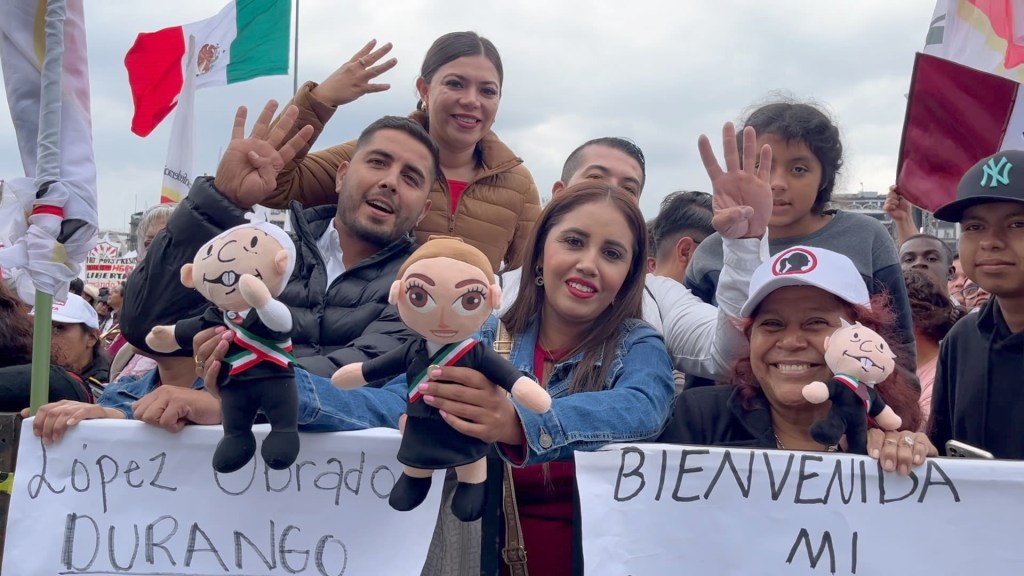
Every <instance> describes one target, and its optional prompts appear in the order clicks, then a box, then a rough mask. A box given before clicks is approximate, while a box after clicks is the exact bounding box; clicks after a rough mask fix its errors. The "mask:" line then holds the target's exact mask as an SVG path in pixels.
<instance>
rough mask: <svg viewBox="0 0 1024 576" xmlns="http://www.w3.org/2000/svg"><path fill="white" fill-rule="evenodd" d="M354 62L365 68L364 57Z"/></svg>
mask: <svg viewBox="0 0 1024 576" xmlns="http://www.w3.org/2000/svg"><path fill="white" fill-rule="evenodd" d="M356 62H359V65H360V66H362V67H363V68H366V58H365V57H364V58H360V59H359V60H356Z"/></svg>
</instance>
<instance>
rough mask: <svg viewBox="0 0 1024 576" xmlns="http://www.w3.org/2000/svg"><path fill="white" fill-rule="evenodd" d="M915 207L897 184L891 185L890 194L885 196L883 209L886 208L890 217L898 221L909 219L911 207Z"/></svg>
mask: <svg viewBox="0 0 1024 576" xmlns="http://www.w3.org/2000/svg"><path fill="white" fill-rule="evenodd" d="M913 207H914V205H913V204H911V203H910V201H909V200H907V199H906V198H904V197H903V195H902V194H900V189H899V188H898V187H897V186H896V185H895V184H893V185H892V186H889V194H888V195H886V197H885V204H883V205H882V210H885V213H886V214H888V215H889V217H890V218H892V219H893V220H894V221H896V222H901V221H905V220H909V219H910V209H911V208H913Z"/></svg>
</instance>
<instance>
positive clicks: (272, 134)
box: [213, 100, 313, 209]
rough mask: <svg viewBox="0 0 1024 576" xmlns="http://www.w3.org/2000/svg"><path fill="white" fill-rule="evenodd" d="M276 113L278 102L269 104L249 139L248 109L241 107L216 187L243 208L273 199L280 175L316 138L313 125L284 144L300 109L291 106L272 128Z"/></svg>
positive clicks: (222, 158)
mask: <svg viewBox="0 0 1024 576" xmlns="http://www.w3.org/2000/svg"><path fill="white" fill-rule="evenodd" d="M276 111H277V102H275V101H274V100H270V101H269V102H267V104H266V106H264V107H263V111H262V112H260V116H259V118H257V120H256V124H255V125H253V127H252V132H250V133H249V136H248V137H246V136H245V120H246V115H247V111H246V108H245V106H239V108H238V112H236V113H235V124H234V126H233V127H232V129H231V142H230V143H229V144H228V147H227V150H225V151H224V155H223V156H222V157H221V159H220V164H219V165H218V166H217V175H216V177H215V178H214V181H213V184H214V186H216V187H217V190H219V191H220V193H221V194H223V195H224V197H225V198H227V199H228V200H231V201H232V202H234V203H235V204H236V205H237V206H239V207H240V208H244V209H248V208H251V207H252V206H253V205H254V204H259V203H260V202H262V201H264V200H265V199H266V198H267V197H268V196H270V194H271V193H272V192H273V191H274V189H275V188H276V187H277V175H278V173H279V172H281V169H283V168H284V166H285V164H287V163H288V162H290V161H291V160H292V159H293V158H295V155H296V154H297V153H298V152H299V150H302V149H303V147H305V146H306V144H307V143H308V142H309V138H310V137H311V136H312V135H313V127H312V126H303V127H302V129H301V130H299V131H298V132H297V133H296V134H295V136H293V137H292V138H291V139H289V140H288V141H287V142H282V141H283V140H284V137H285V136H286V135H287V134H288V132H289V131H291V129H292V126H293V125H294V124H295V118H296V117H297V116H298V115H299V109H298V108H296V107H295V106H289V107H288V108H287V109H286V110H285V111H284V114H282V115H281V118H280V119H279V120H278V121H277V123H276V124H275V125H274V127H273V128H271V127H270V120H271V119H272V118H273V117H274V112H276Z"/></svg>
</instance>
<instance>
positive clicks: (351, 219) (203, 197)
mask: <svg viewBox="0 0 1024 576" xmlns="http://www.w3.org/2000/svg"><path fill="white" fill-rule="evenodd" d="M276 107H277V105H276V103H275V102H270V103H268V104H267V106H266V107H265V108H264V109H263V112H262V113H261V115H260V117H259V119H258V120H257V121H256V124H255V126H254V127H253V129H252V132H251V133H250V135H249V136H248V137H245V135H244V130H245V119H246V112H245V109H244V108H240V109H239V111H238V114H237V115H236V117H235V123H234V128H233V130H232V138H231V142H230V144H229V146H228V148H227V149H226V150H225V152H224V155H223V157H222V158H221V162H220V165H219V166H218V167H217V173H216V176H215V177H213V178H209V177H203V178H198V179H197V180H196V182H195V183H194V184H193V186H192V189H191V191H190V193H189V195H188V197H187V198H185V200H184V201H183V202H182V203H181V205H180V206H179V207H178V208H177V209H176V210H175V212H174V213H173V214H172V215H171V217H170V219H169V220H168V222H167V227H166V229H165V230H164V231H163V232H162V233H161V234H159V235H158V236H157V237H156V238H155V239H154V241H153V244H152V245H151V247H150V250H149V254H148V255H147V257H146V259H145V260H144V261H143V262H142V263H141V264H140V265H139V267H138V268H136V270H135V271H134V272H133V273H132V275H131V277H130V279H129V280H128V283H127V287H126V292H125V302H124V305H123V312H122V319H121V327H122V333H123V334H124V335H125V337H126V338H127V339H128V341H129V342H130V343H132V344H133V345H134V346H135V347H136V348H139V349H140V350H143V351H145V352H146V353H149V354H152V353H153V352H152V351H151V350H149V349H148V347H146V343H145V336H146V334H147V333H148V332H149V330H150V329H151V328H152V327H153V326H156V325H159V324H173V323H174V322H175V321H177V320H178V319H181V318H185V317H188V316H191V315H195V314H196V313H197V312H199V311H201V310H202V308H203V307H205V305H206V301H205V300H204V299H203V297H202V296H201V295H199V294H198V293H197V292H195V291H193V290H189V289H187V288H185V287H184V286H183V285H182V284H181V282H180V281H179V278H178V270H180V269H181V266H182V264H185V263H186V262H190V261H191V260H192V258H193V257H194V256H195V254H196V251H197V250H198V249H199V247H200V246H202V245H203V244H204V243H205V242H206V241H208V240H209V239H211V238H213V237H214V236H215V235H217V234H219V233H220V232H222V231H223V230H226V229H227V228H230V227H232V226H235V225H238V224H241V223H244V222H245V221H246V220H245V213H246V212H247V211H248V210H249V209H250V208H251V207H252V206H253V205H255V204H258V203H259V202H260V201H262V200H263V199H264V198H266V197H267V196H268V195H269V194H270V193H271V192H273V190H274V186H275V178H276V175H277V173H278V172H279V171H280V170H281V168H282V167H283V166H284V165H285V164H286V163H288V162H290V161H291V159H292V158H293V157H294V155H295V153H296V152H297V151H298V150H300V149H301V148H302V147H304V146H305V145H306V143H307V140H308V138H309V136H310V134H311V132H312V130H311V127H308V126H307V127H305V128H303V129H302V130H300V131H299V132H298V133H297V134H296V135H295V136H294V137H293V138H291V139H290V140H288V141H287V142H282V141H283V140H284V136H285V135H286V134H287V133H288V130H289V129H290V128H291V126H292V124H293V123H294V121H295V117H296V113H297V110H296V109H294V107H291V108H289V109H288V110H287V111H286V112H285V113H284V114H283V115H282V118H281V119H280V120H279V121H278V122H277V123H276V124H275V125H274V126H273V127H271V125H270V120H271V118H272V117H273V114H274V111H275V110H276ZM438 167H439V160H438V153H437V148H436V147H435V146H434V144H433V142H432V141H431V140H430V137H429V136H428V135H427V134H426V132H425V131H424V130H423V128H422V127H420V126H418V125H416V124H415V123H414V122H412V121H410V120H408V119H407V118H399V117H393V116H388V117H384V118H381V119H380V120H377V121H376V122H374V123H372V124H370V126H368V127H367V128H366V129H365V130H364V131H363V133H362V134H361V135H360V137H359V140H358V143H357V147H356V151H355V155H354V156H353V158H352V161H351V162H348V163H343V164H342V165H341V166H340V167H339V169H338V171H337V174H336V178H335V181H336V189H337V192H338V203H337V206H319V207H315V208H310V209H307V210H304V209H303V208H302V206H301V205H299V204H298V203H294V202H293V203H292V206H291V211H292V215H291V217H292V229H293V231H294V235H295V243H296V246H297V255H296V260H297V261H296V265H295V272H294V273H293V274H292V277H291V279H290V281H289V282H288V285H287V286H286V287H285V289H284V291H283V292H282V293H281V295H280V297H279V299H280V300H281V301H282V302H283V303H285V304H286V305H288V306H289V308H291V310H292V313H293V315H294V318H295V333H294V334H293V335H292V342H293V345H294V351H293V353H294V355H295V356H296V358H297V361H298V366H299V368H300V369H299V370H298V371H297V372H298V374H297V380H298V381H299V387H300V427H303V428H305V429H310V427H313V428H316V427H317V426H318V424H316V423H312V422H308V421H307V422H305V424H306V426H303V424H304V422H303V420H302V414H301V413H302V412H304V411H305V409H306V408H307V407H309V406H311V405H319V404H320V401H319V400H318V398H317V397H314V398H312V399H310V398H302V397H301V395H302V391H301V389H302V388H303V384H309V383H310V382H315V383H316V385H319V384H320V383H323V382H324V381H326V386H327V387H330V380H329V378H330V376H331V374H333V373H334V371H335V370H337V369H338V367H340V366H343V365H345V364H348V363H351V362H364V361H366V360H369V359H371V358H373V357H375V356H378V355H379V354H381V353H383V352H385V351H387V350H390V349H392V348H396V347H398V346H399V345H401V344H402V343H403V342H404V341H405V340H406V339H407V338H409V337H411V336H412V333H411V332H409V330H408V329H407V328H406V327H405V325H404V324H402V322H401V320H400V319H399V317H398V314H397V311H396V310H395V308H394V306H391V305H390V304H388V290H389V288H390V286H391V282H392V281H394V278H395V276H396V273H397V271H398V268H399V266H400V265H401V264H402V262H403V261H404V260H405V258H406V257H407V256H408V255H409V254H411V253H412V251H413V248H414V240H413V237H412V235H411V231H412V229H413V227H414V226H415V225H416V223H417V222H419V220H420V219H421V218H422V217H423V216H424V214H426V212H427V210H428V208H429V202H428V200H427V194H428V192H429V191H430V188H431V186H432V185H433V183H434V180H435V178H437V177H438V173H439V168H438ZM228 335H229V333H228ZM224 336H225V333H224V331H223V329H222V328H221V329H217V330H214V329H209V330H206V331H203V332H201V333H200V334H199V335H198V336H197V337H196V339H195V350H194V351H192V350H184V351H182V352H181V353H180V354H190V355H193V356H195V362H196V371H197V374H198V375H204V376H205V375H208V374H213V373H215V372H213V370H215V369H216V368H218V367H219V360H220V359H221V358H223V353H224V351H225V350H226V348H227V341H225V340H224ZM321 377H323V378H322V379H321ZM306 391H307V392H310V390H309V389H308V387H307V389H306ZM311 393H313V394H316V392H311ZM196 394H198V395H200V396H201V397H200V396H196ZM209 400H213V401H216V400H215V399H213V397H212V396H209V395H208V394H206V393H205V392H201V391H197V390H191V389H186V388H171V387H166V389H164V390H161V388H159V387H158V388H156V389H155V390H154V393H152V394H149V395H148V396H147V397H146V398H144V399H143V400H142V401H140V403H139V405H136V406H135V409H134V416H135V417H136V418H137V419H140V420H144V421H147V422H150V423H152V424H158V425H162V426H164V427H166V428H168V429H175V428H180V419H182V418H186V419H187V414H188V413H190V411H191V410H193V409H194V408H195V407H194V406H191V407H190V403H192V402H197V401H198V402H204V403H205V402H208V401H209ZM311 412H315V413H320V412H322V410H320V409H317V410H311ZM398 413H401V410H400V409H399V410H397V411H396V414H398ZM392 424H393V423H392ZM325 425H326V424H325ZM378 425H383V424H382V423H379V424H378Z"/></svg>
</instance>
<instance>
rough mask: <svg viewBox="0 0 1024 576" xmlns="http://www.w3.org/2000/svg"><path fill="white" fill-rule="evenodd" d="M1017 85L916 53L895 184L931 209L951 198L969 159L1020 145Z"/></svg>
mask: <svg viewBox="0 0 1024 576" xmlns="http://www.w3.org/2000/svg"><path fill="white" fill-rule="evenodd" d="M1019 87H1020V84H1018V83H1016V82H1014V81H1012V80H1009V79H1006V78H1003V77H1001V76H996V75H994V74H987V73H985V72H981V71H979V70H975V69H973V68H969V67H967V66H962V65H960V64H957V63H955V62H951V61H949V60H943V59H942V58H937V57H935V56H929V55H927V54H918V55H917V58H916V59H915V61H914V74H913V79H912V80H911V84H910V94H909V97H908V102H907V115H906V119H905V120H904V124H903V138H902V142H901V143H900V156H899V163H898V166H897V174H898V175H897V178H896V183H897V185H899V188H900V192H901V193H902V194H903V195H904V196H906V197H907V199H908V200H910V201H911V202H913V203H914V204H916V205H917V206H920V207H921V208H923V209H925V210H928V211H929V212H934V211H935V209H936V208H938V207H939V206H942V205H944V204H947V203H949V202H952V201H953V200H954V199H955V198H956V188H957V185H958V184H959V183H960V178H961V177H962V176H963V175H964V172H966V171H967V170H968V169H969V168H970V167H971V166H973V165H974V163H975V162H977V161H978V160H980V159H982V158H984V157H985V156H989V155H991V154H995V153H996V152H998V151H999V150H1004V149H1011V148H1016V149H1024V127H1022V123H1024V117H1022V116H1024V114H1021V113H1018V112H1015V111H1014V110H1015V106H1016V101H1017V89H1018V88H1019Z"/></svg>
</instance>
